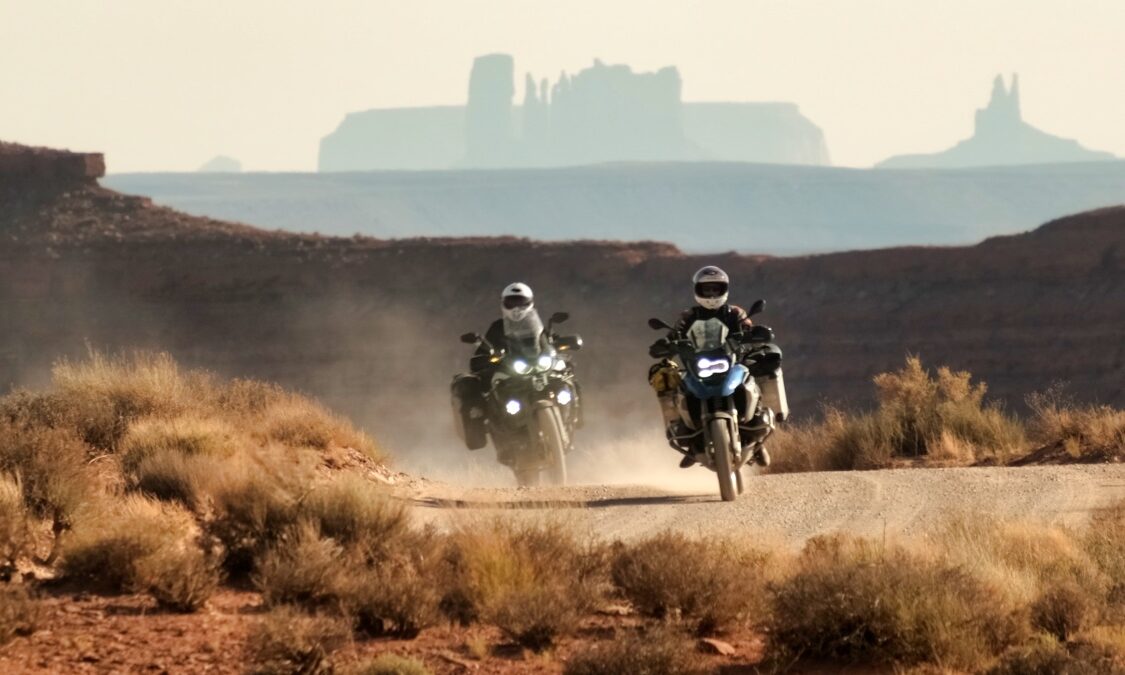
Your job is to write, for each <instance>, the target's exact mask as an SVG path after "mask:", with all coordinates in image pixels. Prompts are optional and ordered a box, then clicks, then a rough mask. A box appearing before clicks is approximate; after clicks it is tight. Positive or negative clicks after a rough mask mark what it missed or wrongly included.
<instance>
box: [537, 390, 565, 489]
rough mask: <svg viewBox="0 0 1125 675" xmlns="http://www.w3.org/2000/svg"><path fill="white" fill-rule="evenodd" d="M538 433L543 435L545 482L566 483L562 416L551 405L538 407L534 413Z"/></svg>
mask: <svg viewBox="0 0 1125 675" xmlns="http://www.w3.org/2000/svg"><path fill="white" fill-rule="evenodd" d="M535 421H536V422H537V423H538V424H539V433H540V434H542V437H543V445H544V450H546V453H545V455H546V457H547V466H546V473H547V482H548V483H549V484H550V485H566V440H565V439H566V435H565V432H564V431H563V426H562V418H561V417H560V416H559V411H558V410H557V409H555V408H553V407H548V408H540V409H539V411H538V412H536V413H535Z"/></svg>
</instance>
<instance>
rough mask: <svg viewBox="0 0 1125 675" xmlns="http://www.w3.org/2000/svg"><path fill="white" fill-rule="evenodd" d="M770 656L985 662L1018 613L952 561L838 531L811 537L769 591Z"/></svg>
mask: <svg viewBox="0 0 1125 675" xmlns="http://www.w3.org/2000/svg"><path fill="white" fill-rule="evenodd" d="M772 604H773V613H772V622H771V635H772V640H773V644H772V646H771V650H772V658H773V659H774V660H775V661H776V662H779V663H785V662H787V661H788V660H790V659H794V658H797V657H800V658H811V659H826V660H830V661H832V662H844V663H853V662H863V663H893V664H896V665H907V666H909V665H914V664H920V663H927V662H928V663H936V664H941V665H944V666H952V667H957V668H965V669H977V668H980V667H982V666H983V665H987V664H988V663H989V662H990V661H991V659H992V658H993V656H994V655H995V654H997V653H999V652H1000V651H1002V650H1003V649H1004V648H1006V647H1008V646H1009V645H1013V644H1016V643H1018V642H1019V640H1020V639H1021V638H1022V637H1023V634H1024V630H1025V627H1024V622H1023V621H1022V620H1021V617H1020V614H1019V612H1018V611H1016V610H1017V609H1018V608H1016V607H1013V606H1012V605H1010V604H1009V603H1008V602H1006V600H1005V598H1004V596H1003V595H1002V594H1001V593H999V592H998V591H997V590H996V589H994V588H992V587H991V586H989V585H987V584H985V583H983V582H982V581H981V580H979V579H978V578H976V577H974V576H972V575H971V574H969V573H967V572H965V571H964V570H962V569H961V568H959V567H956V566H954V565H951V564H949V563H948V562H944V561H941V560H935V559H931V558H928V557H925V556H921V555H917V554H913V553H911V552H909V551H907V550H905V549H902V548H897V547H896V548H891V549H889V550H881V549H880V548H879V547H876V546H875V545H873V544H871V543H869V542H865V541H862V540H857V539H849V538H845V537H830V538H823V537H822V538H816V539H812V540H810V541H809V543H808V544H807V545H806V548H805V550H804V552H803V553H802V555H801V557H800V559H799V561H798V564H797V568H796V571H795V573H794V574H793V575H792V576H791V577H789V578H788V579H785V580H784V581H782V582H780V583H779V584H777V585H776V586H775V587H774V588H773V591H772Z"/></svg>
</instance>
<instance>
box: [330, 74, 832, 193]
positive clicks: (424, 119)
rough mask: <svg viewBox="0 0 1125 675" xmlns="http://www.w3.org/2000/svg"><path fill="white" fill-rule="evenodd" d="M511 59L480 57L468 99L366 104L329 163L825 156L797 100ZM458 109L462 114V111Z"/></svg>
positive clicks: (781, 160) (370, 166) (386, 165)
mask: <svg viewBox="0 0 1125 675" xmlns="http://www.w3.org/2000/svg"><path fill="white" fill-rule="evenodd" d="M513 79H514V62H513V60H512V57H511V56H508V55H506V54H489V55H486V56H481V57H479V58H477V59H476V60H475V61H474V63H473V69H472V73H471V75H470V82H469V101H468V104H467V105H466V106H465V107H464V108H462V107H459V106H450V107H443V108H415V109H386V110H369V111H366V112H361V113H352V114H350V115H348V116H347V117H346V118H345V119H344V122H343V123H342V124H341V125H340V127H339V128H337V129H336V131H335V132H333V133H332V134H330V135H328V136H326V137H325V138H324V139H323V140H322V141H321V147H320V161H319V170H320V171H362V170H376V169H448V168H453V167H455V166H458V167H474V168H475V167H521V166H567V165H576V164H591V163H600V162H613V161H678V160H723V161H740V162H759V163H770V164H827V163H828V151H827V148H826V146H825V142H824V135H823V134H822V133H821V131H820V129H818V128H817V127H816V125H814V124H813V123H812V122H810V121H809V120H808V119H807V118H805V117H803V116H802V115H801V113H800V111H799V110H798V109H797V106H795V105H793V104H788V103H684V102H682V101H681V95H680V92H681V81H680V75H679V72H678V71H677V70H676V69H675V68H672V67H669V68H663V69H661V70H659V71H656V72H652V73H635V72H633V71H632V69H630V68H629V67H628V66H625V65H607V64H604V63H602V62H601V61H595V62H594V64H593V65H592V66H591V67H589V68H586V69H584V70H581V71H579V72H578V73H575V74H574V75H569V74H567V73H565V72H564V73H562V74H560V75H559V77H558V79H557V80H556V81H555V83H554V84H553V85H552V84H550V83H548V82H547V80H546V79H543V80H540V81H538V82H536V80H535V78H534V77H532V75H531V74H530V73H529V74H527V75H526V77H525V81H524V94H523V105H522V106H514V105H512V99H513V96H514V93H515V88H514V83H513ZM459 116H460V118H459Z"/></svg>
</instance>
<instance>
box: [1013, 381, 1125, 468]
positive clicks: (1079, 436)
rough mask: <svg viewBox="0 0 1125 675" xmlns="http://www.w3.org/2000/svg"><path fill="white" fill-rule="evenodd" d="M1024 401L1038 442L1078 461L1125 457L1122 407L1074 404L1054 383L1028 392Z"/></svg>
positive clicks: (1124, 422) (1097, 460)
mask: <svg viewBox="0 0 1125 675" xmlns="http://www.w3.org/2000/svg"><path fill="white" fill-rule="evenodd" d="M1028 404H1029V405H1030V406H1031V409H1032V410H1033V411H1034V413H1035V415H1034V417H1033V418H1032V420H1031V423H1030V425H1029V426H1030V433H1031V436H1032V438H1033V439H1034V440H1035V442H1036V443H1037V444H1038V445H1040V446H1042V447H1044V448H1053V449H1057V450H1058V451H1061V452H1060V454H1062V455H1064V456H1065V457H1067V458H1069V459H1070V460H1072V461H1078V462H1107V461H1121V460H1123V459H1125V411H1123V410H1117V409H1116V408H1112V407H1110V406H1105V405H1089V406H1080V405H1077V404H1075V403H1074V402H1073V401H1071V400H1069V399H1068V398H1067V397H1066V396H1065V395H1064V394H1063V393H1062V391H1061V390H1060V389H1059V388H1057V387H1055V388H1051V389H1048V390H1047V391H1046V392H1042V393H1038V394H1032V395H1031V396H1029V397H1028Z"/></svg>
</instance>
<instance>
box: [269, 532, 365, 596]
mask: <svg viewBox="0 0 1125 675" xmlns="http://www.w3.org/2000/svg"><path fill="white" fill-rule="evenodd" d="M347 574H348V564H347V562H346V561H345V558H344V551H343V549H342V548H340V546H339V544H337V543H336V542H335V541H333V540H332V539H328V538H325V537H323V536H321V533H320V531H319V529H318V528H317V525H316V523H314V522H311V521H302V522H300V523H299V524H298V525H296V526H294V527H292V528H291V529H289V530H288V531H287V532H286V533H285V534H284V535H282V536H281V537H280V538H279V539H278V540H277V541H276V542H275V543H274V544H273V546H272V547H271V548H270V549H269V550H268V551H267V552H266V553H265V554H264V555H263V556H262V557H261V560H260V561H259V562H258V565H257V570H256V571H255V573H254V577H253V580H254V584H255V586H257V587H258V589H259V590H260V591H261V592H262V597H263V599H264V600H265V601H266V603H267V604H271V605H277V604H283V603H295V604H301V605H304V606H306V607H310V608H314V607H319V606H322V605H325V604H326V603H329V602H332V601H333V600H335V599H336V598H337V597H338V596H339V594H340V592H341V590H342V589H343V585H344V581H345V578H346V575H347Z"/></svg>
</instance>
